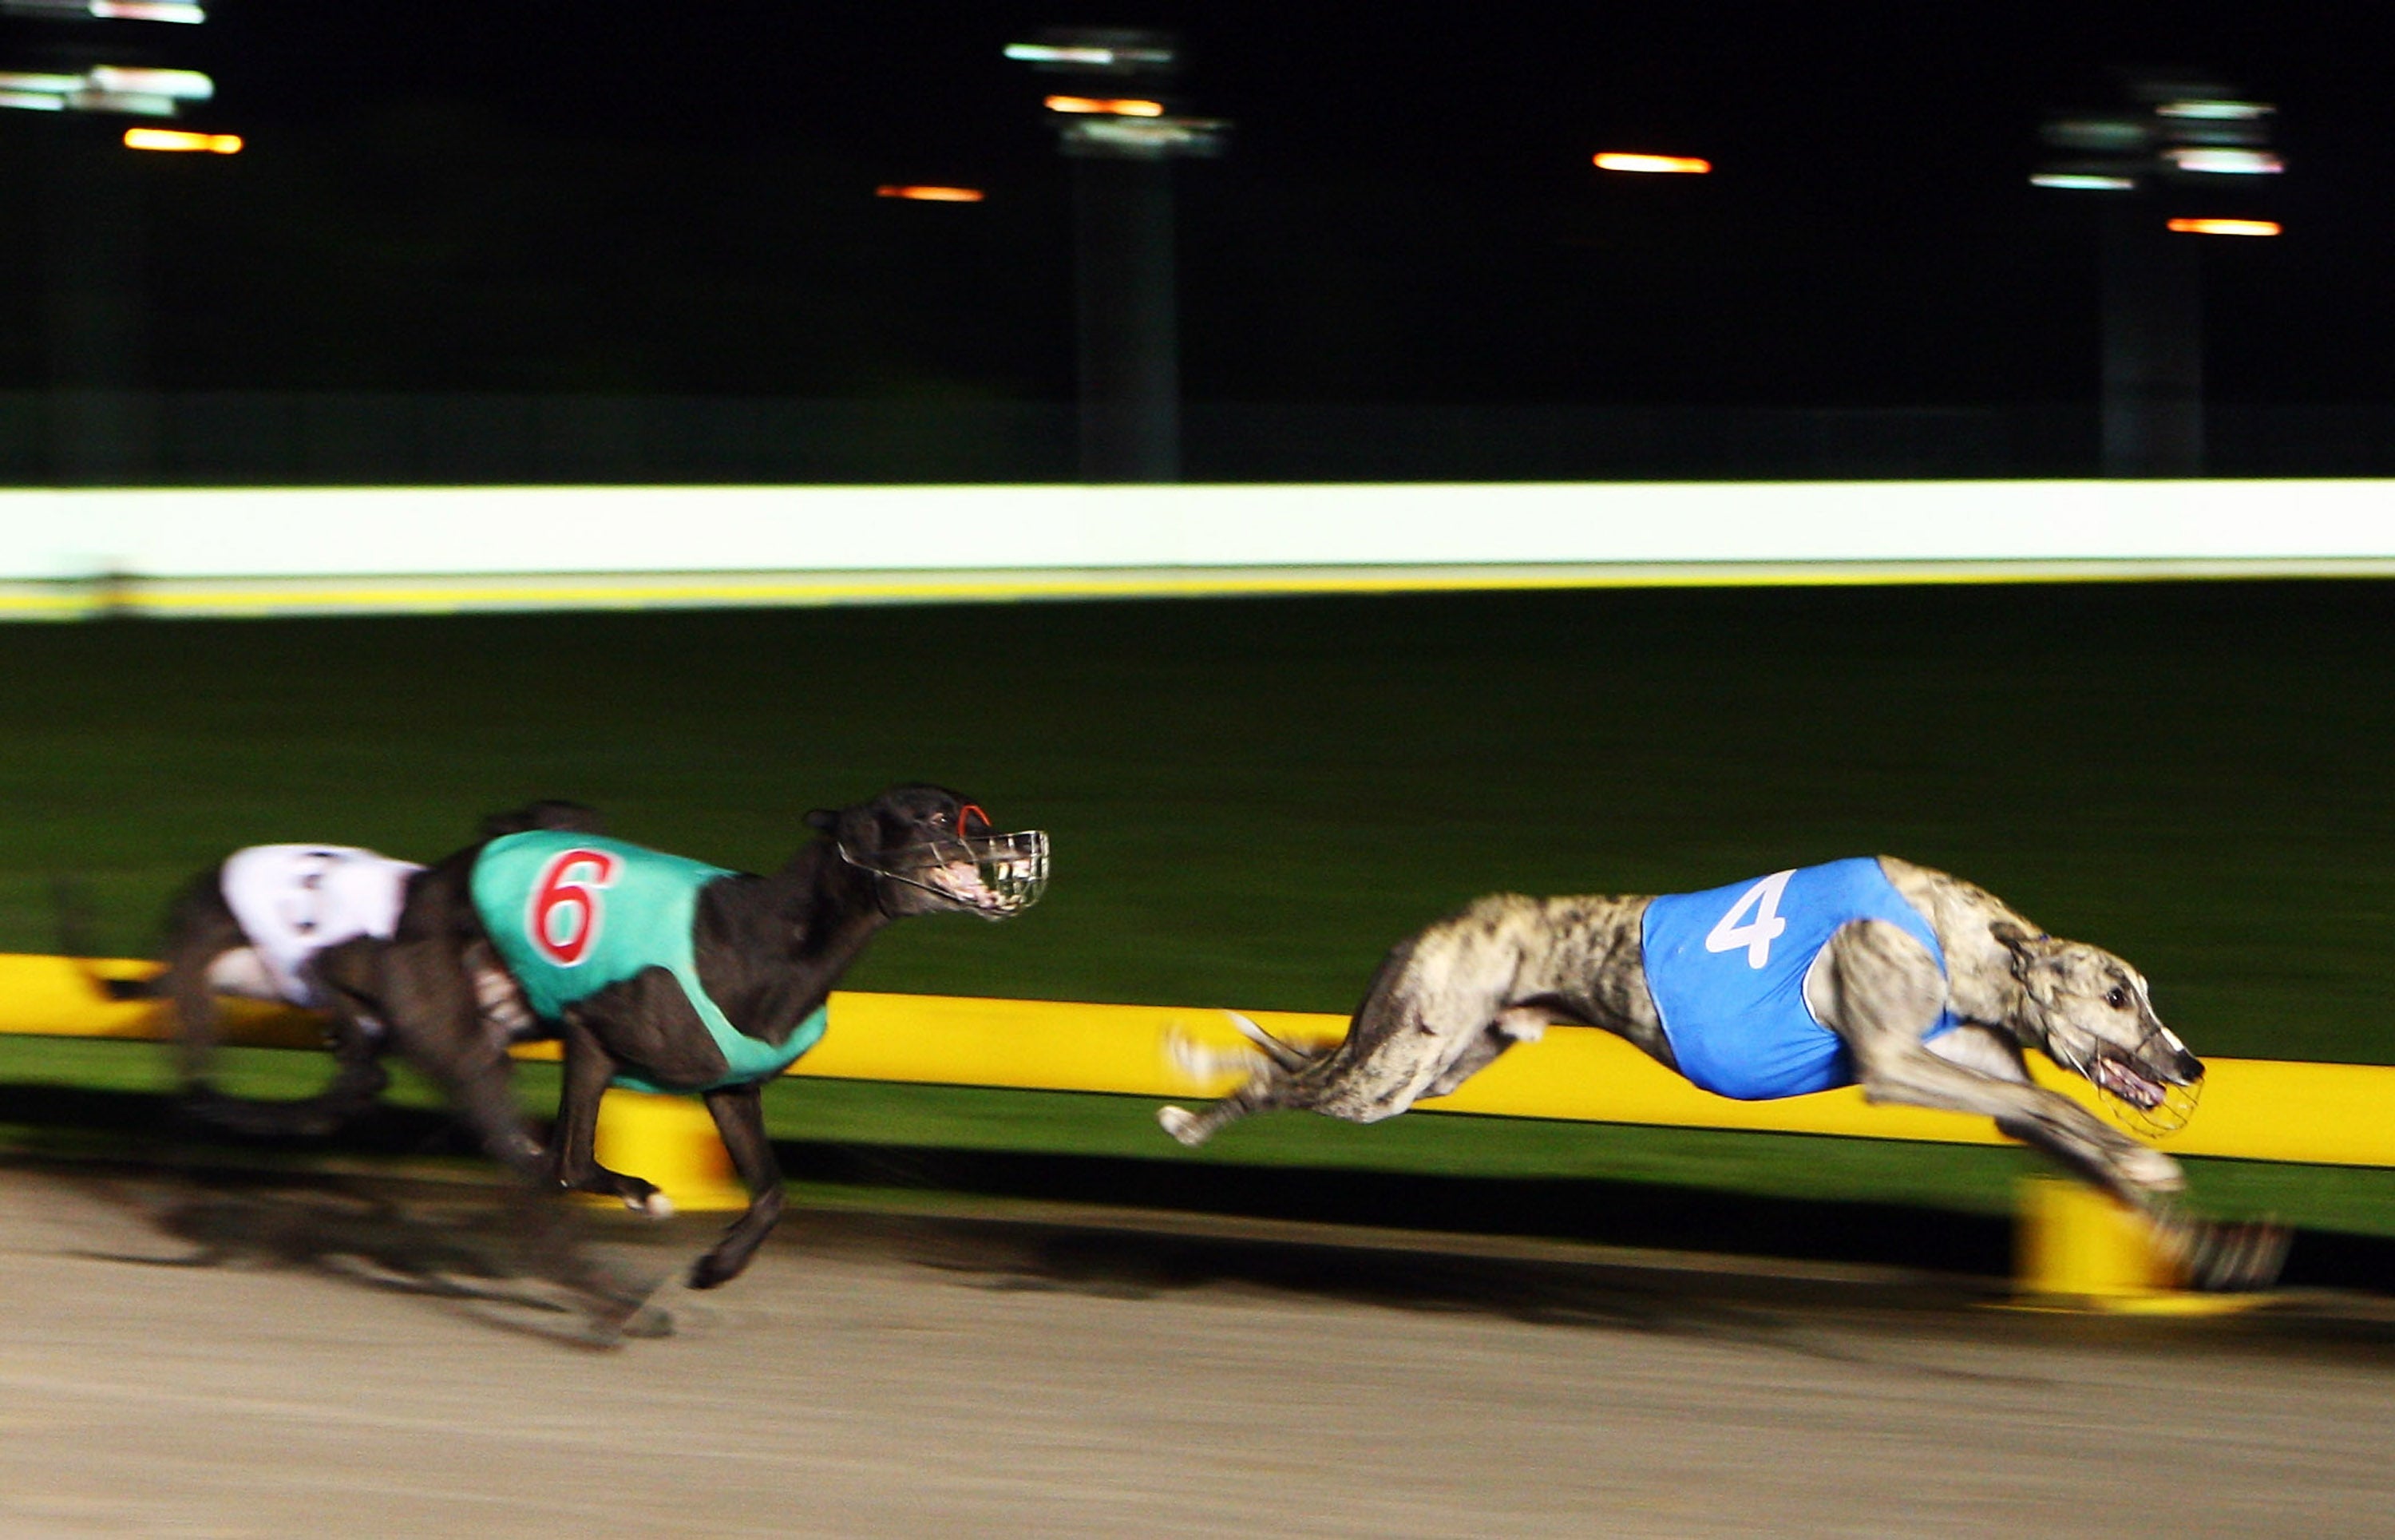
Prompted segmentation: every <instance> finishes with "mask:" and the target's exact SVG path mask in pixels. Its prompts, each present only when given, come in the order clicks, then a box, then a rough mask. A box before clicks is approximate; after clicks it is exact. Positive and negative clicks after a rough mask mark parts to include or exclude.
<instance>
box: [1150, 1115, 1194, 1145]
mask: <svg viewBox="0 0 2395 1540" xmlns="http://www.w3.org/2000/svg"><path fill="white" fill-rule="evenodd" d="M1156 1121H1157V1122H1159V1123H1162V1124H1163V1125H1164V1131H1165V1132H1166V1133H1167V1134H1170V1135H1172V1136H1173V1137H1174V1138H1176V1139H1178V1140H1180V1141H1181V1142H1182V1143H1183V1144H1185V1145H1187V1146H1189V1147H1190V1148H1192V1149H1195V1148H1197V1147H1198V1146H1199V1145H1201V1144H1204V1143H1205V1142H1206V1134H1205V1131H1204V1130H1203V1129H1201V1128H1200V1127H1199V1126H1198V1114H1197V1113H1195V1112H1192V1111H1190V1110H1189V1109H1187V1108H1185V1107H1159V1108H1158V1109H1156Z"/></svg>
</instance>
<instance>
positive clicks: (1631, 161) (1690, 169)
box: [1596, 150, 1714, 176]
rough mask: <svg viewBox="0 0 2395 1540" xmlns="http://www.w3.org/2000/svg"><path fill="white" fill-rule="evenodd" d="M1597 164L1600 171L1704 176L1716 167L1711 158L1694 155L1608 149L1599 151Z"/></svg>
mask: <svg viewBox="0 0 2395 1540" xmlns="http://www.w3.org/2000/svg"><path fill="white" fill-rule="evenodd" d="M1596 166H1597V169H1598V170H1600V171H1650V172H1665V173H1678V174H1680V175H1683V176H1702V175H1704V174H1705V173H1706V172H1708V171H1711V170H1712V169H1713V168H1714V163H1713V162H1711V161H1709V160H1699V159H1698V158H1697V157H1696V156H1694V155H1645V154H1638V153H1634V152H1631V151H1627V150H1607V151H1603V152H1601V153H1598V155H1597V157H1596Z"/></svg>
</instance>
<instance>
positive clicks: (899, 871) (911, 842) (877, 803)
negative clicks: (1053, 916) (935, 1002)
mask: <svg viewBox="0 0 2395 1540" xmlns="http://www.w3.org/2000/svg"><path fill="white" fill-rule="evenodd" d="M807 825H808V827H809V828H811V829H814V830H816V831H818V832H819V833H822V834H823V835H825V836H826V837H827V838H828V839H829V840H830V841H831V843H832V844H833V846H834V847H835V848H836V849H838V851H839V852H840V859H841V860H843V861H846V862H847V863H848V864H849V865H851V866H853V867H856V868H858V869H859V870H865V871H869V872H872V873H873V874H874V875H875V876H876V877H879V878H882V879H884V881H882V882H880V883H876V884H875V886H876V888H877V889H878V890H879V893H880V903H881V908H882V910H883V912H884V913H887V914H889V915H891V916H892V917H893V918H896V917H899V916H904V915H909V914H937V913H943V912H956V911H959V910H961V911H963V912H965V913H969V914H978V915H980V916H981V917H982V918H983V919H985V920H1003V919H1005V918H1006V917H1007V916H1009V915H1012V914H1020V913H1022V912H1023V911H1024V910H1025V909H1029V908H1030V907H1031V906H1032V905H1034V904H1036V903H1038V902H1039V896H1040V894H1041V893H1043V892H1045V891H1046V889H1047V886H1048V836H1047V834H1046V833H1045V832H1043V831H1042V830H1036V829H1029V830H1021V831H1019V832H1017V833H1012V834H999V833H997V832H995V831H994V828H993V826H992V825H991V823H990V821H989V815H988V814H986V813H985V812H983V811H982V810H981V808H980V806H979V805H978V804H976V803H972V802H968V801H967V800H965V799H964V798H963V797H961V796H959V795H958V794H957V793H956V792H954V791H951V790H947V789H946V788H945V787H939V786H893V787H892V788H891V789H890V790H887V791H884V792H882V793H881V794H880V796H878V797H876V798H874V799H873V800H872V801H871V802H867V803H857V804H856V805H855V806H853V807H844V808H841V809H840V810H839V811H838V812H829V811H824V810H817V811H815V812H813V813H810V814H808V815H807Z"/></svg>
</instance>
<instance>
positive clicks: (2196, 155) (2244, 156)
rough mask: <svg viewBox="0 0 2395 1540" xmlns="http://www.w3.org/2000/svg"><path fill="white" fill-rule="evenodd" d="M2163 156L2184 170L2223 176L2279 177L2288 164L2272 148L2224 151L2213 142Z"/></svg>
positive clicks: (2187, 146)
mask: <svg viewBox="0 0 2395 1540" xmlns="http://www.w3.org/2000/svg"><path fill="white" fill-rule="evenodd" d="M2163 159H2165V160H2167V161H2169V162H2170V163H2171V164H2172V165H2173V166H2177V167H2178V168H2179V169H2180V170H2182V171H2198V172H2206V173H2209V174H2211V175H2214V176H2222V177H2263V176H2276V175H2277V174H2278V173H2280V172H2282V171H2284V170H2285V169H2286V168H2287V163H2286V162H2284V161H2283V160H2281V159H2280V158H2279V157H2278V156H2276V155H2274V154H2272V153H2269V151H2268V150H2224V149H2220V148H2217V147H2215V146H2211V145H2185V146H2180V147H2178V148H2176V149H2171V150H2165V151H2163Z"/></svg>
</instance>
